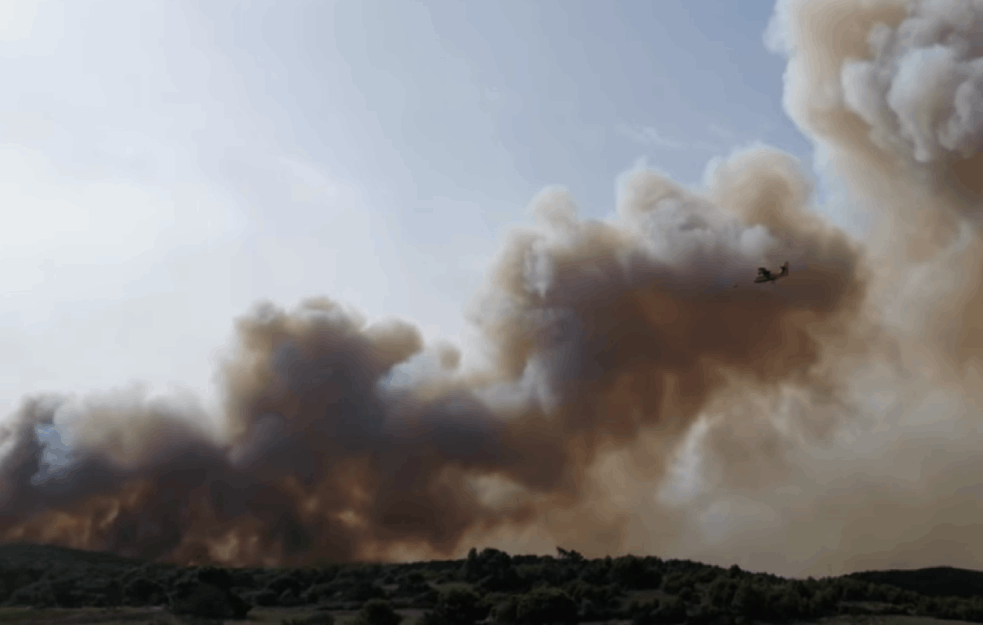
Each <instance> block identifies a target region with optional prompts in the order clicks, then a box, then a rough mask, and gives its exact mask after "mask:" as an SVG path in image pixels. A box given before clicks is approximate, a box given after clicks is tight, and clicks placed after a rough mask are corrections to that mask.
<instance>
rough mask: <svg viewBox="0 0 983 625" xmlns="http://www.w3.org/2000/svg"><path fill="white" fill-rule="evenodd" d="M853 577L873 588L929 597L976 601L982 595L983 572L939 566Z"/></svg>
mask: <svg viewBox="0 0 983 625" xmlns="http://www.w3.org/2000/svg"><path fill="white" fill-rule="evenodd" d="M850 577H853V578H855V579H861V580H864V581H866V582H871V583H874V584H888V585H890V586H896V587H898V588H903V589H904V590H911V591H913V592H917V593H920V594H922V595H925V596H928V597H964V598H968V597H975V596H978V595H983V571H970V570H967V569H956V568H952V567H948V566H939V567H934V568H927V569H915V570H910V571H905V570H890V571H864V572H862V573H854V574H852V575H851V576H850Z"/></svg>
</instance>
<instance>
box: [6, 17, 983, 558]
mask: <svg viewBox="0 0 983 625" xmlns="http://www.w3.org/2000/svg"><path fill="white" fill-rule="evenodd" d="M767 41H768V42H769V44H770V45H771V46H772V47H773V48H774V49H775V50H776V51H777V52H779V53H783V54H787V55H788V68H787V73H786V78H785V80H786V93H785V106H786V109H787V111H788V113H789V115H790V116H791V117H792V118H793V119H794V120H795V122H796V123H797V124H798V125H799V126H800V128H801V129H802V131H803V132H804V133H805V134H806V135H807V136H809V137H810V138H811V139H813V140H814V141H815V142H817V143H819V144H821V145H822V146H823V147H824V148H825V149H826V151H827V154H828V162H827V165H826V171H825V172H824V175H827V176H829V177H831V178H833V179H836V180H837V181H838V182H839V183H841V184H842V185H843V186H844V188H846V189H847V190H848V191H849V194H848V198H847V199H846V200H843V201H846V202H848V203H849V208H850V209H852V210H857V211H866V212H870V213H871V219H872V221H873V223H874V227H873V228H872V229H871V232H870V233H869V237H867V238H865V239H864V240H856V239H854V238H852V237H851V236H850V235H848V234H847V233H845V232H843V231H841V230H839V229H837V228H836V227H835V226H834V225H832V224H831V223H830V222H829V221H828V220H826V219H825V218H824V217H822V216H821V215H820V213H819V212H818V211H816V210H815V207H814V206H813V202H814V201H815V194H814V192H813V191H814V190H813V186H812V183H811V181H810V177H809V176H808V175H807V174H806V173H805V171H804V168H803V167H802V165H801V164H800V163H799V162H797V161H796V160H795V159H794V158H792V157H791V156H789V155H787V154H784V153H781V152H779V151H776V150H772V149H769V148H754V149H749V150H745V151H743V152H740V153H737V154H734V155H732V156H731V157H730V158H728V159H726V160H723V161H721V162H718V163H716V164H715V166H714V167H713V168H712V170H711V171H710V172H709V174H708V176H707V184H706V187H705V188H701V189H689V188H686V187H684V186H682V185H680V184H677V183H676V182H674V181H672V180H669V179H667V178H666V177H665V176H663V175H661V174H659V173H656V172H652V171H647V170H638V171H633V172H630V173H629V174H627V175H626V176H625V177H624V178H623V179H622V180H621V181H620V185H619V196H618V206H617V207H618V215H617V216H616V217H615V218H613V219H611V220H608V221H591V220H583V219H581V218H579V217H578V210H577V207H576V203H575V200H574V199H573V198H571V197H569V196H568V195H566V194H565V193H563V192H561V191H548V192H544V193H543V194H541V195H540V196H539V197H538V198H536V200H535V202H534V207H535V213H536V219H537V221H536V225H535V226H534V227H532V228H528V229H521V230H516V231H514V232H513V233H512V234H511V235H510V237H509V238H508V239H507V240H506V241H505V242H504V244H503V245H502V248H501V251H500V252H499V255H498V257H497V258H496V259H495V261H494V263H493V266H492V269H491V270H490V271H489V273H488V275H487V280H486V281H485V283H484V284H483V285H481V287H480V288H479V289H478V290H477V292H476V293H475V300H474V306H473V313H472V318H471V320H472V322H473V323H474V325H475V326H476V327H477V328H478V329H479V330H480V332H481V336H482V339H483V346H484V347H485V348H486V349H487V356H488V357H487V359H486V360H487V361H488V364H487V366H485V367H482V368H480V369H477V368H469V369H464V368H462V366H461V363H462V362H463V361H462V358H461V354H460V352H458V351H457V349H456V348H454V347H453V346H449V345H433V346H428V345H425V344H424V341H423V338H422V335H421V332H420V331H419V330H418V329H417V328H415V327H413V326H411V325H409V324H406V323H404V322H402V321H400V320H391V321H386V322H377V323H372V324H370V323H367V322H366V321H365V320H364V319H363V318H362V317H361V316H360V315H359V313H358V311H354V310H351V309H349V308H347V307H346V306H344V305H343V304H342V303H339V302H336V301H333V300H330V299H312V300H309V301H307V302H305V303H304V304H303V305H301V306H300V307H298V308H297V309H296V310H284V309H281V308H279V307H277V306H276V305H274V304H269V303H265V304H261V305H258V306H257V307H256V308H255V309H254V310H253V311H251V312H250V313H249V314H247V315H245V316H243V317H242V318H240V319H238V320H237V322H236V337H237V347H236V351H235V352H234V353H230V354H228V356H227V358H226V360H225V362H224V363H223V366H222V367H221V369H220V371H219V376H220V379H221V381H222V388H223V390H224V405H223V409H222V411H221V414H220V415H218V417H217V422H218V424H219V426H218V427H212V426H211V425H210V424H211V423H212V422H213V421H216V420H213V419H212V418H211V415H209V414H207V413H206V411H205V410H204V409H203V408H201V407H200V406H199V405H198V404H197V403H196V400H195V398H193V397H168V398H164V399H160V398H156V399H155V398H150V397H149V396H147V394H146V393H145V392H143V391H141V389H139V388H134V389H127V390H121V391H114V392H110V393H107V394H106V395H102V396H98V397H89V398H83V399H77V398H71V397H64V398H62V397H49V396H44V397H35V398H29V399H27V400H25V402H24V403H23V406H22V408H21V409H20V411H19V412H18V413H17V414H16V415H14V416H13V417H12V418H11V419H9V420H8V421H7V422H6V423H4V424H3V426H2V427H4V428H5V429H4V430H2V434H0V441H2V451H3V456H2V460H0V488H2V490H0V538H2V540H4V541H12V540H29V541H36V542H44V543H55V544H62V545H69V546H74V547H82V548H87V549H104V550H110V551H113V552H116V553H120V554H124V555H130V556H137V557H143V558H152V559H163V560H171V561H178V562H183V563H187V562H204V561H210V562H217V563H224V564H232V565H241V564H275V563H283V564H300V563H311V562H317V561H321V560H325V559H340V560H364V559H406V558H429V557H455V556H461V555H462V554H463V553H465V552H466V551H467V549H469V548H470V547H471V546H475V545H477V546H486V545H487V546H495V547H499V548H503V549H506V550H509V551H549V550H552V548H553V546H555V545H560V546H563V547H565V548H567V549H576V550H578V551H581V552H582V553H584V554H585V555H588V556H603V555H607V554H614V553H620V552H626V551H632V552H635V553H653V554H656V555H660V556H663V557H688V558H695V559H701V560H704V561H708V562H713V563H719V564H732V563H738V564H741V565H742V566H744V567H746V568H751V569H759V570H769V571H773V572H776V573H780V574H789V575H807V574H826V573H827V572H830V571H832V572H834V573H839V572H847V571H851V570H858V569H869V568H882V567H902V566H929V565H937V564H947V565H956V566H968V567H978V566H979V561H980V559H981V558H983V538H981V537H980V536H979V532H977V531H974V528H975V527H976V526H978V525H979V523H980V522H981V521H983V511H981V510H980V509H979V506H978V505H977V503H976V502H977V501H978V499H979V495H980V492H979V489H980V486H979V482H980V480H979V479H978V476H979V475H980V471H981V469H983V462H981V461H980V460H979V459H978V455H977V450H978V449H979V445H980V443H981V442H983V440H981V436H980V433H979V425H980V416H979V415H980V412H979V407H980V406H981V404H983V393H981V391H980V389H981V388H983V385H981V384H980V357H981V355H983V321H981V319H983V294H981V289H980V285H981V278H983V276H981V275H980V272H981V267H983V241H981V239H980V236H979V234H978V224H979V210H978V208H979V206H980V200H981V199H983V185H981V184H980V183H979V181H980V180H983V156H981V152H980V147H981V145H983V143H981V137H983V135H981V132H983V115H981V114H980V113H979V111H980V110H983V6H981V5H979V4H978V3H974V2H970V1H968V0H967V1H958V0H949V1H935V2H916V3H910V2H901V1H870V0H852V1H847V0H830V1H826V0H815V1H809V2H806V1H805V0H799V1H793V2H781V3H780V4H779V6H777V7H776V12H775V18H774V20H773V22H772V24H771V25H770V26H769V29H768V32H767ZM786 260H787V261H788V262H789V263H790V266H791V274H790V276H789V277H788V278H786V279H783V280H782V281H780V282H777V283H774V284H753V283H752V280H753V278H754V276H755V273H756V270H757V267H759V266H766V267H770V268H772V269H775V268H777V267H778V266H780V265H781V264H782V263H783V262H784V261H786ZM454 262H455V259H454V258H437V259H434V266H435V267H439V266H441V265H445V264H446V265H450V264H453V263H454ZM420 363H423V364H420ZM414 364H416V365H418V366H417V368H416V369H411V366H412V365H414ZM404 369H405V370H407V371H410V370H412V375H410V376H409V378H405V376H403V378H400V376H399V375H397V374H398V373H399V372H400V371H403V370H404ZM52 423H58V424H59V426H60V427H63V428H64V429H65V430H66V431H68V432H70V434H71V436H70V439H71V444H70V447H71V462H70V463H69V464H68V465H67V466H65V467H63V468H61V469H58V470H56V471H54V472H52V473H48V471H47V467H46V466H45V465H44V463H43V462H42V457H43V451H44V450H43V445H42V444H41V443H40V442H39V441H38V438H37V435H36V429H37V427H38V426H43V425H49V424H52Z"/></svg>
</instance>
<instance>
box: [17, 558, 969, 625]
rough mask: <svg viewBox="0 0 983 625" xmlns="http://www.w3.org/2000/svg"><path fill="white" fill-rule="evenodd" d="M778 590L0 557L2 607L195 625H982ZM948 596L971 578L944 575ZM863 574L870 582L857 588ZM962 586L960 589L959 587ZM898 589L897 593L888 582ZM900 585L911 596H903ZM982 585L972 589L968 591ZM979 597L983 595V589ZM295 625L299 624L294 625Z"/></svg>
mask: <svg viewBox="0 0 983 625" xmlns="http://www.w3.org/2000/svg"><path fill="white" fill-rule="evenodd" d="M890 573H891V576H887V577H884V579H892V580H895V583H893V584H885V583H878V582H877V581H869V580H870V579H880V578H877V577H876V576H874V577H873V578H872V577H871V576H872V575H874V574H872V573H868V574H861V575H859V576H858V575H852V576H842V577H835V578H833V577H831V578H824V579H811V578H810V579H806V580H797V579H785V578H781V577H778V576H775V575H770V574H762V573H752V572H748V571H744V570H742V569H740V568H739V567H737V566H732V567H730V568H723V567H717V566H710V565H704V564H700V563H697V562H692V561H689V560H662V559H660V558H657V557H635V556H623V557H618V558H611V557H608V558H602V559H593V560H590V559H587V558H585V557H583V556H582V555H580V554H579V553H577V552H576V551H568V550H564V549H560V550H558V552H557V555H556V556H555V557H551V556H533V555H516V556H511V555H509V554H507V553H505V552H503V551H499V550H496V549H484V550H482V551H480V552H479V551H478V550H477V549H472V550H471V551H470V552H469V553H468V556H467V558H466V559H464V560H458V561H432V562H417V563H407V564H332V563H327V564H323V565H320V566H311V567H301V568H222V567H214V566H203V567H180V566H175V565H168V564H159V563H146V562H139V561H133V560H126V559H123V558H117V557H115V556H110V555H107V554H92V553H89V552H79V551H74V550H68V549H60V548H54V547H39V546H23V545H22V546H16V545H14V546H11V545H8V546H4V547H0V603H2V604H3V605H7V606H32V607H36V608H43V607H63V608H76V607H90V606H92V607H112V606H165V607H166V608H167V609H168V610H169V611H170V612H171V613H173V614H176V615H183V616H186V617H189V618H198V619H215V620H220V619H244V618H246V617H247V615H248V613H249V612H250V610H252V609H253V608H254V607H255V606H262V607H298V606H315V607H316V608H317V612H316V613H315V614H314V616H312V617H311V618H310V619H307V620H305V621H304V622H305V623H306V624H308V625H330V624H331V623H332V622H333V621H334V618H333V616H332V612H337V611H339V610H360V612H359V616H358V621H359V623H360V624H361V625H397V624H398V623H399V622H400V621H401V620H402V617H401V616H400V615H399V614H398V613H397V612H396V610H398V609H405V608H417V609H422V610H425V613H424V616H423V620H422V625H473V624H474V623H476V622H478V621H482V620H486V619H490V620H491V621H492V622H495V623H502V624H504V625H538V624H541V623H570V624H574V623H578V622H603V621H609V620H625V619H630V620H632V622H633V623H634V625H654V624H656V623H666V624H669V625H672V624H680V625H682V624H690V625H699V624H704V623H705V624H707V625H740V624H741V623H749V622H754V621H757V622H773V623H784V622H789V621H792V620H812V619H816V618H820V617H825V616H832V615H837V614H844V613H857V614H863V613H879V614H909V615H919V616H931V617H936V618H943V619H957V620H964V621H974V622H983V596H980V595H969V594H967V593H966V592H962V594H963V596H931V595H929V594H925V593H920V592H917V591H916V590H913V589H911V588H906V587H904V586H905V584H904V583H903V581H904V579H906V578H905V574H910V576H911V577H912V578H913V579H917V576H918V575H922V577H924V576H925V573H924V572H918V571H894V572H890ZM946 574H947V575H948V576H949V578H951V579H950V583H951V585H952V587H959V588H962V587H965V588H970V587H971V586H970V585H969V584H970V582H972V583H975V582H976V581H977V578H976V577H972V576H973V575H979V573H976V572H972V571H961V572H960V570H958V569H947V573H946ZM864 575H866V576H867V578H864ZM960 575H963V578H965V579H967V580H970V582H967V584H963V585H962V586H960V582H959V580H958V579H956V578H958V577H959V576H960ZM898 580H901V581H898ZM909 586H910V584H909ZM976 587H978V586H976ZM980 592H981V593H983V589H981V590H980ZM291 625H301V624H300V623H292V624H291Z"/></svg>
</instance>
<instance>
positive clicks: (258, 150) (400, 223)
mask: <svg viewBox="0 0 983 625" xmlns="http://www.w3.org/2000/svg"><path fill="white" fill-rule="evenodd" d="M738 5H739V6H738ZM772 8H773V3H772V2H771V1H770V0H747V1H742V2H740V3H737V2H734V1H733V0H688V1H670V0H661V1H659V2H651V1H649V0H641V1H632V2H593V1H590V2H574V1H572V0H564V1H562V2H559V1H558V2H547V1H541V2H443V1H437V0H434V1H430V2H410V1H409V0H398V1H390V2H371V1H361V0H360V1H357V2H355V1H350V2H300V1H292V2H279V3H274V2H237V3H232V2H220V1H210V2H186V3H180V2H172V1H156V2H150V1H147V2H137V1H134V0H125V1H120V2H99V3H95V2H84V1H81V0H72V1H71V2H14V1H11V2H4V3H3V4H2V5H0V63H2V70H0V71H2V73H3V89H2V90H0V107H2V115H0V142H2V143H0V162H2V164H3V167H2V168H0V197H2V201H3V204H2V206H3V210H4V215H5V220H4V228H3V229H2V230H0V242H2V245H0V250H2V254H3V262H2V263H0V272H2V279H3V282H4V293H5V295H6V297H5V298H4V300H3V307H2V316H0V320H2V325H0V346H2V353H3V354H4V358H3V366H4V367H5V368H6V373H5V374H4V375H2V376H0V399H2V401H3V402H5V404H6V405H7V407H8V410H9V409H10V408H12V407H13V406H14V405H15V404H16V403H17V402H18V401H19V400H20V398H21V397H22V396H23V395H24V394H25V393H32V392H36V391H69V392H87V391H91V390H109V389H111V388H114V387H118V386H120V385H123V384H126V383H128V382H129V381H131V380H142V381H145V382H147V383H149V384H151V385H152V386H153V387H154V388H155V389H157V390H159V391H166V390H167V387H168V385H170V384H178V385H183V386H188V387H191V388H192V389H193V390H195V391H196V392H200V393H202V394H203V395H207V394H208V393H209V390H210V388H211V378H212V375H213V372H214V368H215V360H214V358H215V352H216V350H217V349H218V348H220V347H221V346H222V344H223V343H224V342H225V341H227V340H228V339H229V337H230V336H231V332H232V328H233V320H234V318H235V317H236V316H237V315H239V314H241V313H243V312H245V311H246V310H248V308H249V307H250V306H251V305H252V304H253V303H254V302H256V301H258V300H263V299H269V300H273V301H274V302H277V303H280V304H283V305H286V306H292V305H293V304H295V303H296V302H298V301H299V300H300V299H302V298H305V297H308V296H316V295H326V296H329V297H332V298H337V299H339V300H341V301H343V302H346V303H349V304H352V305H354V306H356V307H358V308H360V309H361V310H362V311H364V312H365V313H366V314H367V315H369V316H370V317H377V316H381V315H396V316H399V317H401V318H404V319H407V320H409V321H413V322H416V323H418V324H420V325H421V327H422V328H423V330H424V333H425V336H426V337H427V338H428V339H432V338H435V337H445V338H448V339H451V340H453V341H458V340H459V338H460V336H461V335H462V333H463V332H464V331H465V317H464V316H463V315H462V311H463V308H464V306H465V305H466V304H467V302H468V301H469V299H470V297H471V295H472V294H473V292H474V287H475V285H476V284H477V283H478V282H479V279H480V277H481V275H482V271H483V269H484V267H485V266H486V265H487V264H488V262H489V261H490V260H491V257H492V255H493V254H494V252H495V250H496V249H497V248H498V246H499V244H500V242H501V239H502V235H503V234H504V233H505V232H506V231H507V230H508V228H510V227H511V226H513V225H520V224H522V223H525V222H528V221H529V219H530V215H529V214H528V210H527V207H528V205H529V203H530V202H531V200H532V199H533V197H534V196H535V195H536V194H537V193H538V192H540V191H542V190H543V189H544V188H546V187H548V186H550V185H562V186H565V187H567V188H569V189H570V190H571V191H572V193H573V194H574V195H575V197H576V198H578V201H579V202H580V205H581V209H582V214H583V215H584V216H588V217H597V218H601V217H604V216H606V215H608V214H609V213H610V212H611V211H612V210H613V207H614V203H615V182H616V180H617V178H618V176H619V174H621V173H623V172H625V171H626V170H629V169H631V168H632V167H633V166H634V164H635V163H637V162H638V161H639V159H643V158H644V159H645V161H646V162H647V163H648V165H649V166H652V167H655V168H657V169H661V170H663V171H665V172H667V173H668V174H670V175H671V176H672V177H673V178H675V179H677V180H680V181H683V182H686V183H691V184H699V183H700V180H701V177H702V173H703V171H704V169H705V167H706V165H707V163H708V161H709V160H710V159H712V158H714V157H716V156H723V155H726V154H728V153H729V152H730V151H731V150H732V149H733V148H735V147H736V146H744V145H747V144H748V143H751V142H755V141H763V142H767V143H769V144H771V145H775V146H778V147H781V148H783V149H785V150H788V151H790V152H792V153H793V154H796V155H799V156H801V157H802V158H805V159H808V158H810V154H811V148H810V146H809V144H808V143H807V142H806V141H805V139H804V138H803V137H802V135H801V134H799V132H798V131H797V130H796V128H795V126H794V125H793V124H792V123H791V122H790V121H789V120H788V118H787V117H786V115H785V114H784V113H783V112H782V108H781V80H782V72H783V68H784V63H785V61H784V59H783V58H781V57H779V56H776V55H773V54H771V53H769V52H768V51H767V50H766V48H765V46H764V44H763V41H762V33H763V31H764V28H765V26H766V24H767V22H768V18H769V15H770V13H771V11H772ZM697 19H698V25H697ZM449 259H450V260H449Z"/></svg>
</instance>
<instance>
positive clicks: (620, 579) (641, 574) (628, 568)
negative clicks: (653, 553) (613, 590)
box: [610, 556, 662, 590]
mask: <svg viewBox="0 0 983 625" xmlns="http://www.w3.org/2000/svg"><path fill="white" fill-rule="evenodd" d="M610 576H611V581H612V582H614V583H616V584H618V585H619V586H622V587H624V588H631V589H636V590H643V589H648V588H658V587H659V585H660V584H662V575H661V574H659V573H658V571H654V570H651V569H649V567H648V566H647V565H646V564H645V561H644V560H642V559H641V558H636V557H635V556H625V557H623V558H618V559H617V560H615V561H614V563H613V564H612V565H611V571H610Z"/></svg>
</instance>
